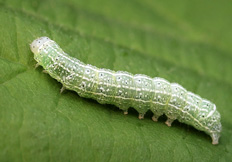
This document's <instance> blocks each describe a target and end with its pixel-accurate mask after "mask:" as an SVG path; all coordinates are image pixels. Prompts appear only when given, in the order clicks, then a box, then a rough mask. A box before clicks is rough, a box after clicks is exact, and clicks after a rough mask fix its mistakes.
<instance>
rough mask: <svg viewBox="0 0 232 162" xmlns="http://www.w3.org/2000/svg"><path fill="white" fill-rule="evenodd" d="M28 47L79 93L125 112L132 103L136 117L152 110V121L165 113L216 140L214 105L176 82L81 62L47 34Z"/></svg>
mask: <svg viewBox="0 0 232 162" xmlns="http://www.w3.org/2000/svg"><path fill="white" fill-rule="evenodd" d="M31 50H32V52H33V53H34V58H35V60H36V61H37V62H38V65H41V66H42V67H43V68H44V69H45V70H46V72H47V73H48V74H49V75H50V76H51V77H53V78H55V79H56V80H57V81H59V82H61V83H62V84H63V86H64V87H65V88H66V89H70V90H73V91H76V92H77V93H78V94H79V95H80V96H81V97H86V98H92V99H95V100H97V101H98V102H99V103H101V104H113V105H116V106H117V107H119V108H120V109H122V110H123V111H124V113H125V114H127V110H128V108H129V107H133V108H135V109H136V110H137V111H138V113H139V118H140V119H142V118H143V116H144V114H145V113H146V112H147V111H148V110H151V111H152V112H153V113H154V116H153V117H152V119H153V120H154V121H157V120H158V118H159V116H161V115H163V114H165V115H166V116H167V118H168V119H167V121H166V122H165V123H166V124H167V125H168V126H171V124H172V122H173V121H174V120H176V119H177V120H178V121H180V122H182V123H186V124H188V125H191V126H193V127H195V128H196V129H198V130H201V131H204V132H205V133H207V134H209V135H210V136H211V138H212V144H218V140H219V137H220V132H221V129H222V127H221V123H220V114H219V112H218V111H217V110H216V106H215V105H214V104H213V103H212V102H210V101H208V100H206V99H202V98H201V97H200V96H198V95H196V94H193V93H191V92H188V91H186V90H185V89H184V88H183V87H182V86H180V85H179V84H176V83H169V82H168V81H167V80H165V79H162V78H158V77H156V78H150V77H148V76H145V75H140V74H139V75H132V74H130V73H128V72H122V71H117V72H115V71H111V70H108V69H99V68H97V67H95V66H92V65H87V64H84V63H82V62H81V61H79V60H78V59H76V58H73V57H70V56H69V55H67V54H66V53H64V52H63V50H62V49H61V48H60V47H59V46H58V45H57V44H56V43H55V42H54V41H52V40H51V39H49V38H48V37H41V38H38V39H36V40H34V41H33V42H32V44H31Z"/></svg>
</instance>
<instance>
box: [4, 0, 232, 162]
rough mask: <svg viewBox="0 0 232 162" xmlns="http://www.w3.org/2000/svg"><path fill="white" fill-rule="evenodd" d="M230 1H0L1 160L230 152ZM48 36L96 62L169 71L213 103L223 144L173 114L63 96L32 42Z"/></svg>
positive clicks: (224, 156) (162, 157)
mask: <svg viewBox="0 0 232 162" xmlns="http://www.w3.org/2000/svg"><path fill="white" fill-rule="evenodd" d="M231 11H232V6H231V3H230V2H227V1H226V0H222V1H220V2H219V1H218V2H216V1H213V2H212V1H211V0H205V1H200V0H197V1H184V0H176V1H163V0H158V1H150V0H143V1H139V0H126V1H124V0H115V1H109V0H95V1H94V0H91V1H90V0H85V1H76V0H75V1H74V0H66V1H65V0H57V1H55V0H47V1H39V0H37V1H31V0H23V1H22V0H8V1H5V0H0V104H1V106H0V161H229V160H231V159H232V156H231V155H232V129H231V124H232V118H231V116H232V111H231V106H230V102H231V101H232V81H231V80H232V73H231V69H232V46H231V41H232V30H231V29H232V21H231V14H232V13H231ZM41 36H48V37H50V38H52V39H53V40H55V41H56V42H57V43H58V44H59V45H60V46H61V47H62V48H63V49H64V51H65V52H67V53H68V54H70V55H71V56H73V57H76V58H78V59H79V60H81V61H83V62H85V63H88V64H92V65H95V66H97V67H100V68H109V69H112V70H124V71H128V72H131V73H133V74H137V73H141V74H146V75H149V76H151V77H155V76H159V77H163V78H165V79H167V80H169V81H170V82H177V83H179V84H181V85H183V87H185V88H186V89H187V90H189V91H192V92H194V93H196V94H199V95H200V96H202V97H203V98H207V99H209V100H211V101H213V102H214V103H215V104H216V105H217V109H218V111H219V112H220V113H221V118H222V125H223V132H222V136H221V139H220V143H219V145H217V146H214V145H212V144H211V139H210V137H209V136H208V135H206V134H205V133H204V132H200V131H198V130H196V129H194V128H192V127H190V126H187V125H185V124H182V123H179V122H178V121H175V122H174V124H173V126H172V127H171V128H170V127H167V126H166V125H165V124H164V121H165V116H164V117H161V118H160V121H159V122H157V123H154V122H153V121H152V120H151V116H152V114H151V112H149V113H147V114H146V116H145V119H144V120H139V119H137V115H138V114H137V112H136V111H135V110H134V109H130V110H129V114H128V115H127V116H124V115H123V113H122V112H121V111H120V110H118V109H117V108H116V107H115V106H112V105H101V104H99V103H97V102H96V101H94V100H91V99H84V98H80V97H79V96H78V95H77V94H76V93H75V92H72V91H65V92H64V93H63V94H60V93H59V89H60V88H61V84H60V83H58V82H57V81H56V80H54V79H52V78H51V77H50V76H49V75H47V74H44V73H42V68H41V67H40V68H37V69H35V68H34V65H35V64H36V61H35V60H34V59H33V54H32V52H31V51H30V48H29V44H30V43H31V42H32V41H33V40H34V39H36V38H37V37H41Z"/></svg>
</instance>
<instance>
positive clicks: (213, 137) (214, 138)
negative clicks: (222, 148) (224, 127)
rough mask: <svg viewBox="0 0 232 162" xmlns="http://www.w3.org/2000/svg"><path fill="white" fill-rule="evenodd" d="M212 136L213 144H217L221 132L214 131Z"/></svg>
mask: <svg viewBox="0 0 232 162" xmlns="http://www.w3.org/2000/svg"><path fill="white" fill-rule="evenodd" d="M210 136H211V138H212V144H213V145H217V144H218V143H219V142H218V141H219V138H220V134H219V133H214V134H211V135H210Z"/></svg>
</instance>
